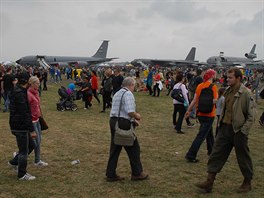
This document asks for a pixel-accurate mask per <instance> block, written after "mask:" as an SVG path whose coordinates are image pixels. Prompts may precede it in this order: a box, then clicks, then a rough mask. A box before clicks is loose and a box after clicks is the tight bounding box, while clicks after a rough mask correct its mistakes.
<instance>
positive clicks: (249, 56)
mask: <svg viewBox="0 0 264 198" xmlns="http://www.w3.org/2000/svg"><path fill="white" fill-rule="evenodd" d="M245 57H247V58H249V59H253V58H257V54H252V53H249V54H248V53H245Z"/></svg>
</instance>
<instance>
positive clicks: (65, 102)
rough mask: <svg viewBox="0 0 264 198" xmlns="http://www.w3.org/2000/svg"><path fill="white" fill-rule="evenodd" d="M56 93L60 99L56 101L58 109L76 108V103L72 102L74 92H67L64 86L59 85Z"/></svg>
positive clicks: (73, 109)
mask: <svg viewBox="0 0 264 198" xmlns="http://www.w3.org/2000/svg"><path fill="white" fill-rule="evenodd" d="M58 94H59V95H60V100H59V101H58V102H57V110H58V111H65V110H72V111H76V110H77V105H76V104H74V95H75V93H74V92H71V93H70V94H68V93H67V90H66V88H65V87H63V86H61V88H59V89H58Z"/></svg>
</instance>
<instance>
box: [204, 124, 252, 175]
mask: <svg viewBox="0 0 264 198" xmlns="http://www.w3.org/2000/svg"><path fill="white" fill-rule="evenodd" d="M233 147H234V148H235V153H236V158H237V162H238V165H239V168H240V171H241V172H242V174H243V176H244V177H245V178H248V179H252V177H253V165H252V160H251V157H250V153H249V148H248V136H247V135H245V134H243V133H242V132H237V133H235V132H234V131H233V127H232V125H227V124H222V125H221V126H220V127H219V129H218V134H217V136H216V140H215V143H214V147H213V151H212V153H211V155H210V158H209V160H208V164H207V168H208V172H210V173H218V172H220V171H221V169H222V168H223V166H224V164H225V163H226V161H227V159H228V157H229V155H230V153H231V151H232V149H233Z"/></svg>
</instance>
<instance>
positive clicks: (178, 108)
mask: <svg viewBox="0 0 264 198" xmlns="http://www.w3.org/2000/svg"><path fill="white" fill-rule="evenodd" d="M185 112H186V108H185V107H184V105H183V104H174V111H173V115H172V120H173V125H174V127H175V129H176V130H177V131H180V130H181V128H182V121H183V118H184V114H185ZM177 113H179V116H178V119H177V121H176V117H177Z"/></svg>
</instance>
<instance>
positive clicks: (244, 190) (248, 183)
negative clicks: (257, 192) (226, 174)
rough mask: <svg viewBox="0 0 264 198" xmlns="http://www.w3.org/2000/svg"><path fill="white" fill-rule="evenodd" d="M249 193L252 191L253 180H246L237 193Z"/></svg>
mask: <svg viewBox="0 0 264 198" xmlns="http://www.w3.org/2000/svg"><path fill="white" fill-rule="evenodd" d="M249 191H251V179H247V178H244V181H243V183H242V184H241V186H240V187H239V188H238V190H237V193H247V192H249Z"/></svg>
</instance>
